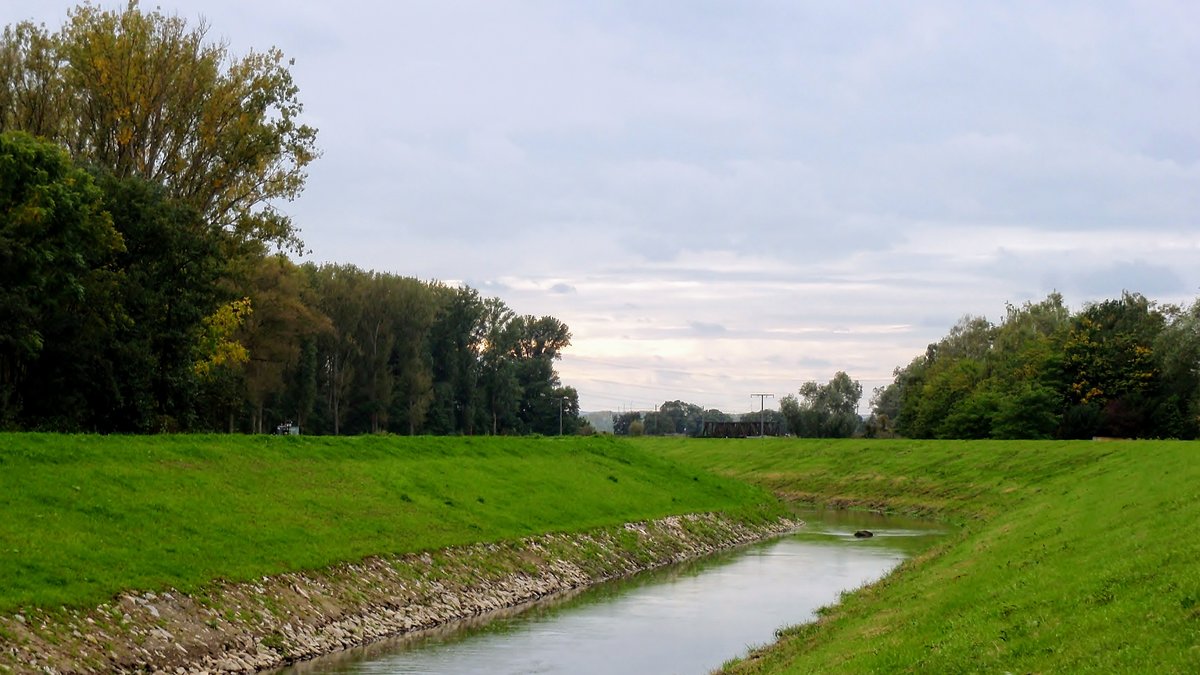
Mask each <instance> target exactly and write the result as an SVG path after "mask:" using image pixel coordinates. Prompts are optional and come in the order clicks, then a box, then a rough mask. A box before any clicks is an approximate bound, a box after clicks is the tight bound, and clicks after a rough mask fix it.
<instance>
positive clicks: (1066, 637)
mask: <svg viewBox="0 0 1200 675" xmlns="http://www.w3.org/2000/svg"><path fill="white" fill-rule="evenodd" d="M639 445H640V446H641V447H644V448H647V449H648V450H649V451H652V452H657V453H659V454H661V455H663V456H665V457H672V458H676V459H679V460H681V461H685V462H688V463H691V464H692V465H693V466H695V467H696V468H697V470H700V469H713V470H717V471H719V472H721V473H723V474H725V475H729V476H735V477H738V478H741V479H746V480H751V481H754V482H757V483H759V484H761V485H764V486H768V487H770V488H771V489H773V490H775V491H777V492H778V493H780V494H783V495H785V496H788V497H790V498H792V499H795V500H797V501H803V502H807V503H812V504H825V505H840V506H846V505H859V506H871V507H877V508H880V507H886V508H892V509H894V510H899V511H906V512H910V513H918V514H924V515H927V516H933V517H938V518H941V519H944V520H947V521H951V522H955V523H958V524H959V525H961V527H960V528H957V529H956V532H955V534H952V535H950V536H948V537H947V538H946V540H945V541H944V542H943V543H942V544H940V545H938V546H937V547H936V548H935V549H934V550H932V551H930V552H928V553H926V554H925V555H923V556H921V557H920V558H919V559H916V560H912V561H909V562H908V563H906V564H905V565H903V566H902V567H901V568H900V569H899V570H898V571H897V572H896V573H895V574H893V575H891V576H890V577H888V578H887V579H886V580H885V581H883V582H882V583H880V584H877V585H875V586H872V587H869V588H866V589H862V590H860V591H858V592H855V593H851V594H846V595H845V596H844V598H843V602H842V603H841V604H839V605H837V606H836V607H832V608H827V609H826V610H825V611H824V612H823V615H822V617H821V618H820V620H819V621H817V622H815V623H811V624H805V625H800V626H796V627H793V628H789V629H786V630H784V631H781V635H780V637H781V640H780V642H779V643H777V644H776V645H774V646H772V647H770V648H767V649H764V650H761V651H758V652H755V653H754V654H753V655H752V656H751V657H750V658H748V659H746V660H743V661H741V662H739V663H736V664H733V665H731V666H729V670H730V671H731V672H736V673H816V672H820V673H827V672H855V673H858V672H889V673H890V672H915V673H929V672H936V673H957V672H964V673H966V672H987V673H1003V672H1012V673H1051V672H1063V673H1075V672H1105V673H1122V672H1128V673H1151V672H1153V673H1179V672H1200V538H1198V536H1197V534H1198V533H1197V532H1196V526H1197V524H1198V523H1200V444H1196V443H1179V442H1141V441H1130V442H1111V443H1095V442H942V441H899V440H898V441H862V440H845V441H799V440H787V439H779V440H758V439H748V440H740V441H738V440H730V441H724V440H698V441H690V442H689V441H682V440H662V441H660V440H657V439H646V440H645V441H639Z"/></svg>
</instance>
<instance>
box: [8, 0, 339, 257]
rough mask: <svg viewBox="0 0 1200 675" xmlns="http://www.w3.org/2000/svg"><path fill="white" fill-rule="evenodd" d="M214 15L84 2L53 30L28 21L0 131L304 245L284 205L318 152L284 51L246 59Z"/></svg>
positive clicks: (241, 232) (243, 234)
mask: <svg viewBox="0 0 1200 675" xmlns="http://www.w3.org/2000/svg"><path fill="white" fill-rule="evenodd" d="M207 34H208V27H207V26H206V25H205V24H204V23H200V24H198V25H195V26H189V25H188V24H187V22H186V21H185V20H184V19H182V18H180V17H178V16H173V15H166V14H163V13H162V12H161V11H159V10H157V9H156V10H154V11H150V12H145V11H143V10H142V9H141V8H140V7H139V6H138V3H137V1H136V0H131V1H130V2H129V4H128V5H126V6H125V8H124V9H121V10H104V9H101V8H100V7H97V6H94V5H88V4H85V5H80V6H78V7H76V8H74V9H72V10H71V11H70V13H69V15H68V17H67V21H66V23H65V24H64V25H63V26H62V28H61V29H60V30H59V31H58V32H56V33H50V32H48V31H47V30H46V29H45V28H43V27H41V26H37V25H34V24H32V23H30V22H23V23H18V24H16V25H13V26H9V27H7V28H6V29H5V30H4V33H3V35H2V36H0V131H5V130H20V131H26V132H28V133H31V134H34V135H36V136H40V137H44V138H47V139H50V140H52V141H54V142H56V143H59V144H61V145H62V146H63V147H65V148H67V149H68V151H69V152H70V153H71V155H72V156H73V157H75V158H76V160H77V161H79V162H80V163H82V164H85V165H88V166H100V167H104V168H105V169H106V170H108V171H109V172H111V173H113V174H114V175H115V176H117V177H119V178H126V177H131V176H137V177H140V178H142V179H145V180H147V181H149V182H151V183H154V184H158V185H161V186H163V188H164V189H165V191H166V195H167V196H168V197H170V198H171V199H173V200H176V201H177V202H179V203H180V204H183V205H186V206H188V207H191V208H193V209H195V210H196V211H197V212H198V213H200V214H201V215H202V216H203V217H204V218H205V219H206V220H208V221H209V222H210V223H213V224H215V225H217V226H220V227H222V228H224V229H225V230H226V231H228V232H230V233H232V234H234V235H236V236H237V237H238V238H239V239H241V240H246V241H254V242H257V243H260V244H269V245H275V246H283V247H287V248H292V249H296V250H298V249H299V247H300V241H299V238H298V236H297V234H296V231H295V228H294V227H293V225H292V223H291V222H290V220H289V219H288V217H287V216H285V215H283V214H282V213H281V212H279V211H278V209H277V204H278V202H279V201H281V200H291V199H294V198H295V197H296V196H297V195H299V193H300V191H301V190H302V189H303V186H304V181H305V167H306V166H307V165H308V164H309V163H310V162H311V161H312V160H313V159H314V158H315V157H316V156H317V150H316V145H315V141H316V130H315V129H313V128H312V127H309V126H307V125H305V124H302V123H301V122H300V119H299V118H300V114H301V112H302V111H303V105H302V104H301V102H300V100H299V98H298V93H299V89H298V87H297V86H296V84H295V82H294V81H293V78H292V76H291V72H290V70H289V66H290V65H291V62H290V61H288V60H286V59H285V57H284V55H283V54H282V53H281V52H280V51H279V50H278V49H274V48H272V49H268V50H266V51H263V52H254V51H251V52H249V53H248V54H246V55H244V56H241V57H234V56H232V55H231V54H230V52H229V49H228V47H227V46H226V45H224V44H222V43H216V42H212V41H210V40H208V39H207Z"/></svg>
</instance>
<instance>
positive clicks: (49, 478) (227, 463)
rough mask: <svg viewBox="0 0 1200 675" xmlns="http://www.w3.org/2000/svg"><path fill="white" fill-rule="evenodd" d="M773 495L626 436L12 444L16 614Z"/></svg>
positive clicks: (6, 483) (4, 577) (0, 603)
mask: <svg viewBox="0 0 1200 675" xmlns="http://www.w3.org/2000/svg"><path fill="white" fill-rule="evenodd" d="M773 501H774V500H773V499H772V498H771V497H770V495H769V494H768V493H766V492H765V491H763V490H761V489H759V488H756V487H751V486H749V485H747V484H744V483H741V482H738V481H734V480H730V479H727V478H721V477H717V476H714V475H712V474H710V473H707V472H704V471H701V470H698V469H684V468H682V467H681V466H680V465H679V464H677V463H675V462H674V461H672V460H668V459H665V458H663V457H662V456H660V455H655V454H650V453H646V452H643V451H641V450H639V449H637V448H635V447H633V446H631V445H630V444H628V443H626V442H623V441H618V440H614V439H611V438H609V439H605V438H544V439H529V438H397V437H357V438H317V437H267V436H258V437H247V436H148V437H147V436H143V437H122V436H64V435H50V434H0V611H9V610H13V609H15V608H18V607H23V606H39V607H43V608H54V607H57V606H60V605H67V606H82V605H89V604H95V603H99V602H103V601H106V600H107V599H108V598H110V597H112V595H113V594H115V593H117V592H119V591H121V590H125V589H143V590H154V589H159V588H163V587H168V586H173V587H176V588H179V589H181V590H185V591H189V590H195V589H197V588H199V587H201V586H203V585H204V584H205V583H207V582H210V581H212V580H214V579H227V580H246V579H252V578H255V577H261V576H263V575H267V574H273V573H278V572H282V571H287V570H295V569H312V568H319V567H323V566H327V565H329V564H331V563H334V562H337V561H345V560H355V559H360V558H362V557H364V556H367V555H372V554H381V553H407V552H414V551H421V550H432V549H437V548H441V547H445V546H451V545H457V544H465V543H473V542H483V541H496V540H501V539H513V538H519V537H523V536H526V535H531V534H536V533H543V532H550V531H578V530H585V529H589V528H594V527H599V526H605V525H614V524H618V523H621V522H627V521H631V520H639V519H647V518H654V517H660V516H664V515H669V514H675V513H685V512H701V511H717V510H723V511H727V512H734V513H736V512H739V511H743V512H744V511H747V510H749V511H754V510H757V509H760V508H767V509H771V508H775V507H774V506H773V505H772V504H773Z"/></svg>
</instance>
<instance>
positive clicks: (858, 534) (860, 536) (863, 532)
mask: <svg viewBox="0 0 1200 675" xmlns="http://www.w3.org/2000/svg"><path fill="white" fill-rule="evenodd" d="M854 536H855V537H857V538H858V539H866V538H867V537H874V536H875V533H874V532H872V531H870V530H859V531H858V532H855V533H854Z"/></svg>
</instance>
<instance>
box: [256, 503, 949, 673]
mask: <svg viewBox="0 0 1200 675" xmlns="http://www.w3.org/2000/svg"><path fill="white" fill-rule="evenodd" d="M800 515H801V517H802V518H804V520H805V521H806V526H805V528H804V529H803V531H801V532H799V533H797V534H793V535H788V536H785V537H782V538H779V539H774V540H771V541H768V542H765V543H760V544H755V545H753V546H749V547H745V548H741V549H737V550H735V551H728V552H724V553H721V554H718V555H715V556H712V557H709V558H705V559H703V560H698V561H693V562H689V563H685V564H681V565H678V566H674V567H671V568H669V569H664V570H657V571H654V572H648V573H645V574H640V575H637V576H636V577H633V578H630V579H624V580H621V581H616V582H611V583H606V584H601V585H599V586H596V587H593V588H590V589H587V590H585V591H582V592H577V593H573V594H571V595H569V596H559V597H556V598H553V599H549V600H545V601H541V602H538V603H533V604H532V605H527V606H524V607H522V608H521V609H519V610H517V611H510V612H505V613H498V614H493V615H489V616H487V617H484V618H482V619H476V620H471V621H466V622H459V623H456V624H452V625H450V626H446V627H443V628H440V629H436V630H433V631H426V632H423V633H421V634H417V635H413V636H406V637H403V638H397V639H394V640H385V641H382V642H377V643H374V644H371V645H368V646H366V647H361V648H357V649H352V650H348V651H345V652H340V653H338V654H334V655H330V656H326V657H321V658H319V659H316V660H313V661H309V662H306V663H301V664H297V665H295V666H293V667H291V668H288V669H285V670H283V671H280V672H281V673H287V674H288V675H302V674H303V675H312V674H316V673H341V674H349V673H355V674H363V675H365V674H385V673H386V674H388V675H392V674H398V673H489V674H491V673H495V674H517V673H522V674H523V673H564V674H566V673H571V674H576V675H587V674H589V673H597V674H599V673H605V674H607V673H620V674H621V675H638V674H641V673H646V674H651V673H653V674H654V675H662V674H664V673H708V672H710V671H712V670H713V669H715V668H719V667H720V666H721V664H722V663H724V662H725V661H727V660H729V659H731V658H734V657H737V656H742V655H744V654H745V653H746V650H747V648H748V647H750V646H754V645H762V644H766V643H769V642H771V641H773V639H774V633H775V630H776V629H777V628H780V627H783V626H787V625H791V624H796V623H802V622H805V621H809V620H812V619H813V618H815V616H816V615H815V611H816V609H817V608H818V607H821V606H823V605H828V604H832V603H834V602H837V599H838V596H839V594H840V593H841V592H842V591H845V590H852V589H855V588H858V587H859V586H861V585H863V584H866V583H869V582H871V581H874V580H876V579H879V578H880V577H882V576H883V575H885V574H887V572H888V571H890V570H891V569H892V568H893V567H895V566H896V565H898V564H899V563H900V562H901V561H903V560H904V559H905V558H908V557H909V556H911V555H913V554H914V553H916V552H918V551H920V550H921V549H922V548H924V547H925V546H927V545H928V544H929V543H930V541H931V537H933V536H935V535H937V534H940V532H939V530H937V529H936V528H935V527H933V526H931V525H930V524H928V523H922V522H920V521H912V520H907V519H898V518H890V517H885V516H880V515H876V514H870V513H862V512H850V511H841V512H822V513H804V514H800ZM859 529H868V530H871V531H872V532H874V533H875V536H874V537H872V538H869V539H856V538H855V537H854V532H855V531H856V530H859Z"/></svg>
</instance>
